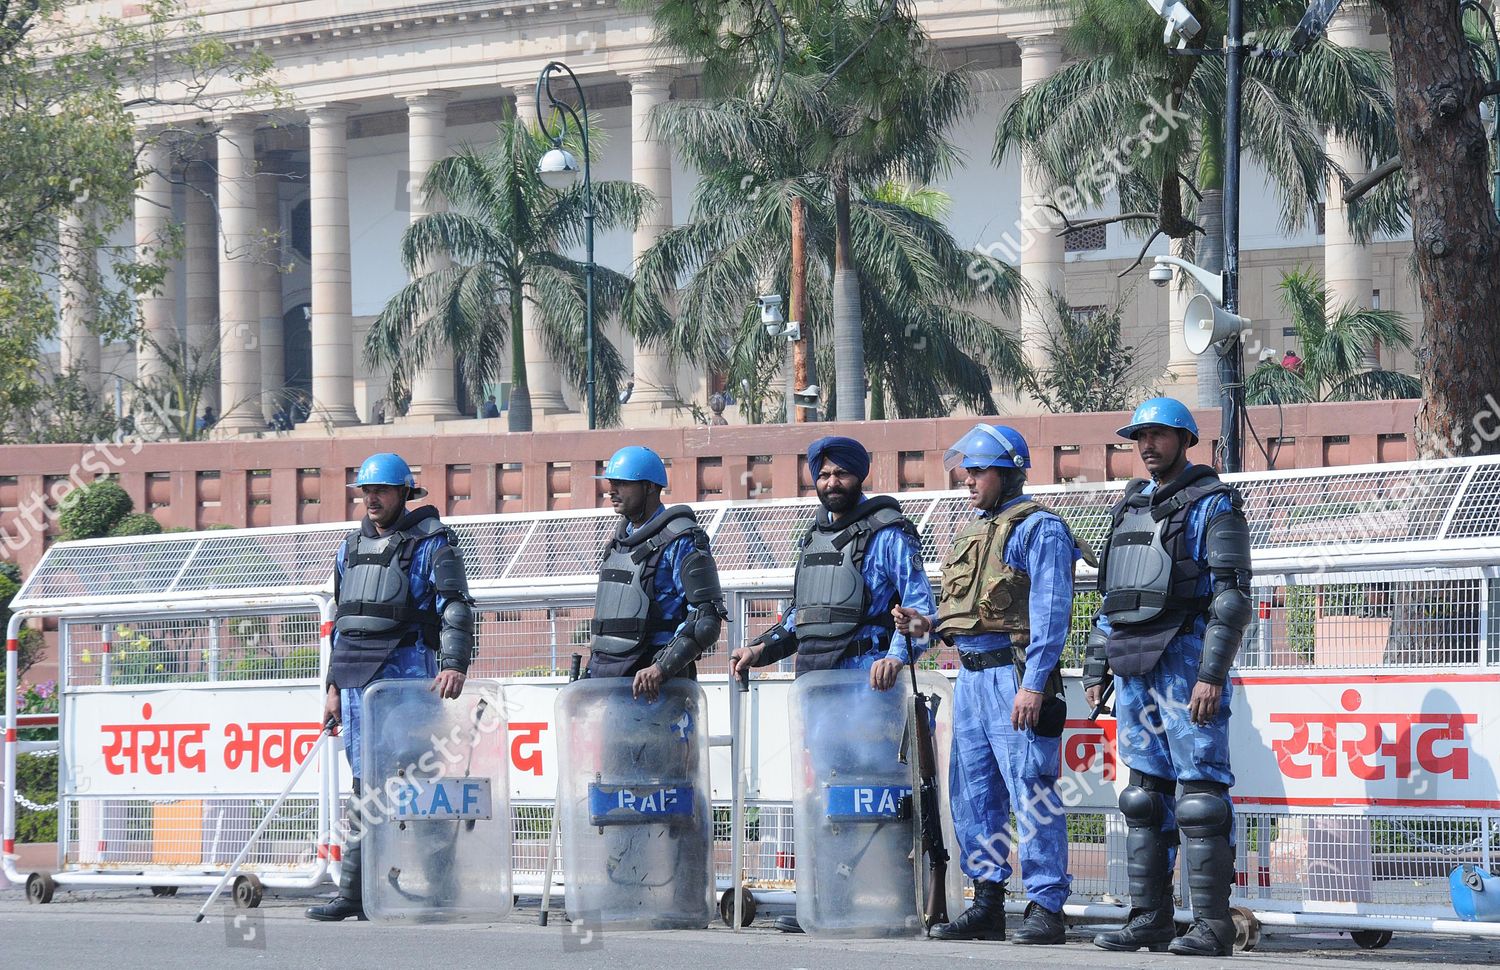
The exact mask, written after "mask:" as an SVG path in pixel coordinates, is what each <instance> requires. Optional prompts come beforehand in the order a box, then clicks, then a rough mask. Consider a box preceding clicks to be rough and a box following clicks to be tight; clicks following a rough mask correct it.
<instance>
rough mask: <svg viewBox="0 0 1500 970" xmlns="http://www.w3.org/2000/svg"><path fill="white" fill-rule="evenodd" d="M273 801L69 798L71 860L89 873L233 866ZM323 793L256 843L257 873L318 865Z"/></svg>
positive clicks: (281, 817)
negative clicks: (145, 868)
mask: <svg viewBox="0 0 1500 970" xmlns="http://www.w3.org/2000/svg"><path fill="white" fill-rule="evenodd" d="M273 802H274V799H272V798H236V797H213V796H205V797H202V798H186V799H149V798H90V797H69V798H66V799H65V800H64V803H63V810H62V812H61V815H60V818H61V819H62V820H63V821H64V824H65V831H63V832H61V833H60V841H61V842H62V843H63V847H64V853H65V854H64V861H65V863H66V864H67V865H69V866H75V867H78V868H81V869H103V870H109V869H129V868H135V869H139V868H141V867H150V868H152V869H162V870H168V871H170V870H180V871H192V872H203V871H213V870H216V869H227V868H228V867H229V865H230V863H232V862H233V861H234V857H235V856H236V855H237V854H238V853H239V851H240V850H241V849H242V848H243V847H244V845H245V843H246V842H247V841H249V839H250V833H251V832H253V831H254V830H255V827H256V826H257V825H259V824H260V823H261V821H262V820H263V819H264V818H265V816H266V813H267V812H268V811H270V808H271V805H272V803H273ZM318 804H319V799H318V797H317V796H315V795H294V796H292V797H289V798H288V799H286V801H285V802H283V803H282V805H281V808H280V809H279V810H278V811H277V813H276V817H275V818H274V819H273V820H272V821H271V823H270V824H269V825H268V826H267V828H266V831H265V833H264V834H262V836H261V838H260V840H259V841H257V842H256V844H255V846H254V848H253V849H252V850H251V853H250V855H249V856H248V857H247V858H246V860H245V863H244V866H243V868H245V869H247V870H249V871H267V870H299V869H308V868H311V866H312V865H313V863H314V862H315V860H316V858H317V850H318V829H319V819H318Z"/></svg>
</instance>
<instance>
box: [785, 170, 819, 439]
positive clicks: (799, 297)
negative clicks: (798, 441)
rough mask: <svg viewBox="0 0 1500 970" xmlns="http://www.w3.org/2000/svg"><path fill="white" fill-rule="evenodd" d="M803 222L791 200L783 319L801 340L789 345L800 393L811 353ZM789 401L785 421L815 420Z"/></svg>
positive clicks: (798, 201) (796, 200)
mask: <svg viewBox="0 0 1500 970" xmlns="http://www.w3.org/2000/svg"><path fill="white" fill-rule="evenodd" d="M806 234H807V221H806V216H805V206H804V205H803V203H802V197H801V196H798V195H794V196H792V292H791V293H790V294H788V296H789V298H790V304H791V305H790V306H789V307H788V308H787V314H788V317H787V319H788V320H790V321H792V322H795V323H798V324H800V325H801V328H802V339H801V340H793V341H792V342H791V343H792V390H793V391H800V390H802V389H803V388H804V387H806V386H807V385H809V384H811V383H813V382H812V380H811V379H810V378H809V376H808V359H809V356H810V355H811V352H812V321H810V320H808V319H807V239H806ZM787 400H788V401H792V404H793V407H792V412H793V415H789V416H788V417H787V421H789V422H794V423H796V424H805V423H806V422H807V421H809V420H812V418H814V417H816V415H817V411H815V410H814V409H812V408H799V407H796V406H795V405H796V402H795V401H794V400H793V399H792V398H791V397H790V396H788V398H787Z"/></svg>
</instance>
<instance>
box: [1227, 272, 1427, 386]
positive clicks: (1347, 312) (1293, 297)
mask: <svg viewBox="0 0 1500 970" xmlns="http://www.w3.org/2000/svg"><path fill="white" fill-rule="evenodd" d="M1278 289H1279V290H1280V293H1281V305H1282V306H1284V307H1285V308H1286V309H1287V312H1288V313H1290V314H1291V317H1292V326H1293V327H1295V328H1296V331H1297V346H1298V349H1299V350H1300V357H1301V363H1299V364H1296V365H1295V366H1293V367H1284V366H1282V364H1281V363H1280V362H1278V361H1274V360H1266V361H1262V362H1261V364H1260V366H1259V367H1257V368H1256V369H1255V370H1254V371H1252V372H1251V373H1250V375H1249V377H1247V378H1246V379H1245V400H1246V401H1247V402H1249V403H1250V404H1276V403H1280V404H1307V403H1316V402H1319V401H1387V400H1392V399H1396V398H1407V397H1419V396H1420V395H1421V393H1422V382H1421V381H1420V380H1418V379H1417V378H1415V377H1413V376H1411V375H1410V374H1402V373H1398V372H1396V371H1388V370H1382V369H1380V368H1378V367H1376V368H1370V367H1366V366H1365V361H1366V360H1367V359H1368V357H1369V355H1370V352H1371V351H1372V350H1374V349H1375V347H1377V346H1380V347H1386V348H1389V349H1403V350H1404V349H1406V348H1408V347H1410V346H1411V332H1410V331H1409V330H1407V329H1406V323H1405V322H1404V321H1403V320H1402V318H1401V314H1399V313H1397V312H1395V311H1394V310H1366V309H1362V308H1360V307H1358V306H1354V305H1352V304H1351V305H1348V306H1342V307H1336V306H1330V305H1329V302H1328V291H1327V289H1326V288H1325V287H1324V285H1323V280H1322V279H1321V278H1320V277H1318V276H1317V275H1316V274H1313V273H1309V272H1305V271H1301V270H1298V271H1295V272H1291V273H1286V274H1284V275H1283V276H1282V277H1281V285H1280V287H1279V288H1278Z"/></svg>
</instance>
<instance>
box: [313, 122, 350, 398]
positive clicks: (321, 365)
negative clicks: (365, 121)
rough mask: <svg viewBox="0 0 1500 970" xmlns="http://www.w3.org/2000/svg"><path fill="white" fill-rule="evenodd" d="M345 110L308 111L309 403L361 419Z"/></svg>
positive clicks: (347, 125) (347, 123) (347, 126)
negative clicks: (356, 390)
mask: <svg viewBox="0 0 1500 970" xmlns="http://www.w3.org/2000/svg"><path fill="white" fill-rule="evenodd" d="M349 111H350V106H349V105H343V104H326V105H321V106H319V107H316V108H313V109H312V110H311V111H310V112H308V120H309V129H308V159H309V173H308V184H309V197H310V200H311V203H312V380H313V409H314V411H315V412H317V413H318V414H319V415H320V416H322V417H323V418H324V419H325V420H327V421H329V422H330V423H332V424H335V425H347V424H358V423H359V414H358V413H357V412H356V411H355V410H354V316H353V310H352V307H353V299H354V297H353V293H352V291H351V289H350V259H349V150H348V130H349Z"/></svg>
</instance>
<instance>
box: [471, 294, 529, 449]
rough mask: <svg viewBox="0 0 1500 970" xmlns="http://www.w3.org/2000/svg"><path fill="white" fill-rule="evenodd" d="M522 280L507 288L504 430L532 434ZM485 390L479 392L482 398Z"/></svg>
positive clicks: (481, 389)
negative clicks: (507, 399)
mask: <svg viewBox="0 0 1500 970" xmlns="http://www.w3.org/2000/svg"><path fill="white" fill-rule="evenodd" d="M523 285H524V284H523V282H522V281H521V280H512V281H511V287H510V402H509V407H508V408H507V409H506V427H507V428H508V429H509V430H511V431H530V430H531V389H530V388H529V387H527V384H526V337H525V325H524V322H523V320H522V309H523V307H522V304H523V302H524V300H525V297H524V295H523V291H522V286H523ZM483 392H484V389H483V388H480V389H479V395H480V396H481V397H482V396H483Z"/></svg>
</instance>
